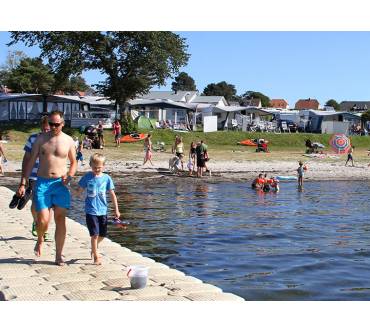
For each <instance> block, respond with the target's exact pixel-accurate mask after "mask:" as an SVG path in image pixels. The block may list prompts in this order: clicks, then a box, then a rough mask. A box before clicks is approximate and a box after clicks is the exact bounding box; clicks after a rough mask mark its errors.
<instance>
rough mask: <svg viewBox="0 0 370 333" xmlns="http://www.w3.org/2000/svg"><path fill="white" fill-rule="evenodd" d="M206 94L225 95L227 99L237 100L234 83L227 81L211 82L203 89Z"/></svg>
mask: <svg viewBox="0 0 370 333" xmlns="http://www.w3.org/2000/svg"><path fill="white" fill-rule="evenodd" d="M203 95H205V96H224V97H225V98H226V100H227V101H232V100H236V97H237V96H236V89H235V86H234V85H233V84H229V83H227V82H225V81H221V82H219V83H210V84H209V85H207V86H206V87H205V88H204V90H203Z"/></svg>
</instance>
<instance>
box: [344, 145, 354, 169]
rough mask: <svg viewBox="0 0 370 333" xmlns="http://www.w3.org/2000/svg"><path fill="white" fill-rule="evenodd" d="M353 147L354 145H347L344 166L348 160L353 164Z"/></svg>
mask: <svg viewBox="0 0 370 333" xmlns="http://www.w3.org/2000/svg"><path fill="white" fill-rule="evenodd" d="M354 148H355V146H352V145H351V146H350V147H349V150H348V154H347V161H346V164H345V165H344V166H347V163H348V162H349V161H351V162H352V166H355V165H354V163H353V149H354Z"/></svg>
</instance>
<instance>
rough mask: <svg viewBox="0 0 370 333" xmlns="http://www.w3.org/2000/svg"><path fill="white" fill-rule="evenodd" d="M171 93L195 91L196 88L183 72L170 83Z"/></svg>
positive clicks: (193, 82)
mask: <svg viewBox="0 0 370 333" xmlns="http://www.w3.org/2000/svg"><path fill="white" fill-rule="evenodd" d="M172 90H173V91H195V90H197V87H196V85H195V81H194V79H193V78H192V77H191V76H189V75H188V74H187V73H185V72H181V73H180V74H179V75H178V76H176V77H175V81H173V82H172Z"/></svg>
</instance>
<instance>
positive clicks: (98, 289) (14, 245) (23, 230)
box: [0, 187, 244, 301]
mask: <svg viewBox="0 0 370 333" xmlns="http://www.w3.org/2000/svg"><path fill="white" fill-rule="evenodd" d="M13 194H14V193H13V192H12V191H11V190H9V189H8V188H6V187H0V198H1V200H0V300H5V301H66V300H88V301H100V300H104V301H108V300H126V301H244V299H243V298H241V297H239V296H236V295H234V294H231V293H224V292H223V291H222V290H221V289H220V288H218V287H215V286H213V285H210V284H207V283H203V282H202V281H201V280H199V279H197V278H194V277H191V276H187V275H185V274H184V273H183V272H180V271H178V270H175V269H172V268H170V267H168V266H167V265H164V264H161V263H157V262H155V261H154V260H152V259H150V258H147V257H144V256H142V255H141V254H139V253H136V252H133V251H131V250H130V249H128V248H125V247H122V246H121V245H119V244H117V243H114V242H112V241H111V240H109V239H105V240H104V241H103V242H102V243H101V246H100V252H101V255H102V262H103V264H102V265H101V266H96V265H94V264H93V263H92V260H91V258H90V237H89V233H88V231H87V228H86V227H85V226H83V225H81V224H79V223H78V222H76V221H74V220H71V219H67V238H66V243H65V246H64V251H63V254H64V256H65V261H66V265H65V266H63V267H59V266H56V265H55V264H54V259H55V243H54V241H49V242H45V243H44V244H43V252H42V255H41V257H40V258H37V257H35V255H34V253H33V248H34V246H35V237H33V236H32V234H31V225H32V216H31V212H30V203H28V204H27V206H26V207H25V208H24V209H22V210H18V209H17V208H15V209H10V208H9V202H10V200H11V198H12V196H13ZM49 233H50V235H53V234H54V222H52V223H51V224H50V227H49ZM130 265H145V266H147V267H149V278H148V284H147V286H146V288H144V289H136V290H134V289H131V288H130V282H129V279H128V277H127V275H126V273H127V268H128V266H130Z"/></svg>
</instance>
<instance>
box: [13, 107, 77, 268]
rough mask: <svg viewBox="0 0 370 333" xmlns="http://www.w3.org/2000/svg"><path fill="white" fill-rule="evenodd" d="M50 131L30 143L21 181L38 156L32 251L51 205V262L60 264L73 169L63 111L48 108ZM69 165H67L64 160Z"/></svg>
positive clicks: (38, 247)
mask: <svg viewBox="0 0 370 333" xmlns="http://www.w3.org/2000/svg"><path fill="white" fill-rule="evenodd" d="M48 119H49V126H50V132H47V133H42V134H40V135H39V136H38V137H37V139H36V142H35V143H34V145H33V147H32V151H31V156H30V159H29V160H28V163H27V165H26V166H25V173H24V181H27V180H28V178H29V176H30V175H31V171H32V168H33V166H34V164H35V162H36V160H37V158H39V160H40V164H39V169H38V171H37V181H36V185H35V193H34V200H35V207H36V212H37V225H36V230H37V242H36V245H35V248H34V252H35V255H36V256H38V257H40V256H41V249H42V244H43V240H44V234H45V231H46V230H47V228H48V224H49V220H50V209H51V208H52V207H54V219H55V226H56V228H55V247H56V251H55V252H56V254H55V264H57V265H59V266H63V265H64V260H63V256H62V251H63V247H64V242H65V238H66V215H67V210H68V209H69V208H70V201H71V196H70V192H69V189H68V187H67V186H68V184H69V183H70V182H71V180H72V177H73V176H74V175H75V173H76V169H77V161H76V148H75V144H74V141H73V139H72V138H71V137H70V136H69V135H67V134H65V133H63V131H62V129H63V126H64V117H63V113H62V112H60V111H52V112H51V113H50V114H49V118H48ZM68 160H69V162H70V166H69V170H68V169H67V161H68ZM21 185H22V188H21V190H20V194H21V195H24V187H25V185H26V183H21Z"/></svg>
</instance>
